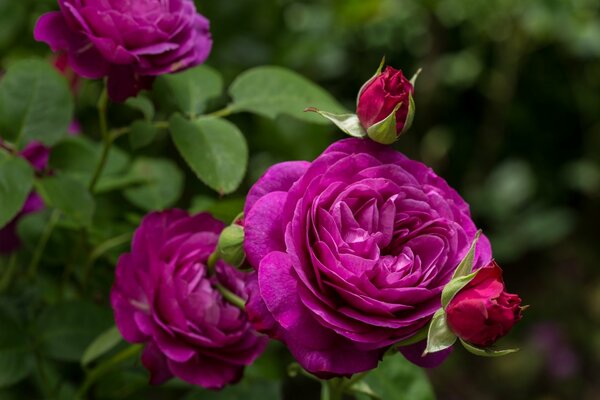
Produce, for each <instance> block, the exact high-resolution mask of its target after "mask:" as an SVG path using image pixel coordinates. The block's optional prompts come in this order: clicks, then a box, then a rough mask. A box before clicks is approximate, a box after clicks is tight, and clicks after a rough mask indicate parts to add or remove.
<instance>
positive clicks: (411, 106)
mask: <svg viewBox="0 0 600 400" xmlns="http://www.w3.org/2000/svg"><path fill="white" fill-rule="evenodd" d="M414 119H415V99H414V98H413V95H412V93H409V94H408V114H406V121H404V126H403V127H402V131H401V132H400V133H399V134H398V135H397V136H400V135H403V134H404V133H405V132H406V131H408V130H409V129H410V127H411V126H412V124H413V120H414Z"/></svg>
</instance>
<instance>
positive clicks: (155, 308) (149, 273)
mask: <svg viewBox="0 0 600 400" xmlns="http://www.w3.org/2000/svg"><path fill="white" fill-rule="evenodd" d="M223 228H224V225H223V223H221V222H220V221H217V220H215V219H214V218H212V217H211V216H210V215H209V214H206V213H202V214H198V215H195V216H189V215H188V214H187V213H186V212H185V211H182V210H170V211H165V212H155V213H151V214H148V215H147V216H146V217H145V218H144V219H143V221H142V223H141V225H140V226H139V228H138V229H137V230H136V232H135V236H134V238H133V243H132V249H131V252H130V253H126V254H124V255H122V256H121V257H120V258H119V262H118V265H117V270H116V278H115V283H114V286H113V289H112V292H111V303H112V306H113V310H114V313H115V320H116V324H117V327H118V328H119V330H120V332H121V334H122V335H123V337H124V338H125V339H126V340H127V341H129V342H134V343H145V344H146V345H145V347H144V352H143V354H142V363H143V364H144V366H145V367H146V368H147V369H148V370H149V371H150V375H151V377H150V382H151V383H153V384H158V383H161V382H164V381H165V380H167V379H169V378H171V377H172V376H177V377H178V378H180V379H182V380H184V381H186V382H189V383H192V384H195V385H199V386H202V387H205V388H209V389H218V388H222V387H223V386H224V385H226V384H229V383H234V382H236V381H238V380H239V379H240V378H241V376H242V374H243V370H244V366H246V365H249V364H251V363H252V362H253V361H254V360H255V359H256V358H257V357H258V356H259V355H260V354H261V353H262V351H263V350H264V347H265V345H266V341H267V338H266V337H264V336H262V335H260V334H258V333H257V332H256V331H255V330H254V329H252V327H251V325H250V323H249V322H248V319H247V317H246V314H245V313H244V312H243V311H241V310H240V309H238V308H237V307H235V306H233V305H231V304H229V303H228V302H226V301H225V300H224V299H223V297H222V295H221V294H220V292H219V291H218V290H217V289H215V287H216V285H217V284H220V285H222V286H224V287H226V288H227V289H229V290H230V291H232V292H233V293H235V294H237V295H238V296H240V297H242V298H244V299H246V298H247V294H246V293H247V291H246V279H247V276H248V274H247V273H243V272H241V271H238V270H236V269H235V268H233V267H231V266H229V265H227V264H225V263H223V262H221V261H219V262H217V264H216V269H215V273H214V274H213V275H209V274H208V272H207V267H206V263H207V260H208V257H209V256H210V254H211V253H212V252H213V251H214V250H215V247H216V244H217V240H218V237H219V234H220V232H221V231H222V230H223Z"/></svg>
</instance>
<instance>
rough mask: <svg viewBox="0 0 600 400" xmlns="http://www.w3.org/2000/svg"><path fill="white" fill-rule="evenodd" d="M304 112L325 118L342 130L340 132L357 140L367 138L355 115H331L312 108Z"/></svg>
mask: <svg viewBox="0 0 600 400" xmlns="http://www.w3.org/2000/svg"><path fill="white" fill-rule="evenodd" d="M304 111H310V112H316V113H317V114H319V115H321V116H322V117H324V118H327V119H328V120H329V121H331V122H333V123H334V124H335V125H336V126H337V127H338V128H340V129H341V130H342V132H344V133H346V134H348V135H350V136H354V137H357V138H362V137H365V136H367V131H365V128H363V126H362V125H361V123H360V120H359V119H358V116H357V115H356V114H332V113H330V112H327V111H321V110H319V109H316V108H314V107H309V108H307V109H306V110H304Z"/></svg>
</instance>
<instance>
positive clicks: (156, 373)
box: [142, 342, 173, 385]
mask: <svg viewBox="0 0 600 400" xmlns="http://www.w3.org/2000/svg"><path fill="white" fill-rule="evenodd" d="M142 364H143V365H144V367H146V369H147V370H148V371H150V384H151V385H160V384H161V383H164V382H166V381H168V380H169V379H171V378H172V377H173V374H172V373H171V370H170V369H169V365H168V364H167V359H166V357H165V356H164V355H163V354H162V353H161V352H160V350H159V349H158V347H156V345H155V344H154V343H153V342H150V343H148V344H147V345H146V347H144V352H143V353H142Z"/></svg>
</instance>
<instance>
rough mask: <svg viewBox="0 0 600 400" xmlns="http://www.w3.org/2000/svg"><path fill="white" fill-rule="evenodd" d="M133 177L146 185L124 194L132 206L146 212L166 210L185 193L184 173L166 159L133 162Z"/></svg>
mask: <svg viewBox="0 0 600 400" xmlns="http://www.w3.org/2000/svg"><path fill="white" fill-rule="evenodd" d="M129 175H130V176H131V177H137V178H138V179H141V180H143V181H144V182H145V183H144V184H142V185H139V186H137V187H132V188H130V189H127V190H125V191H124V192H123V194H124V195H125V198H127V200H129V201H130V202H131V203H132V204H135V205H136V206H138V207H140V208H142V209H144V210H146V211H153V210H164V209H165V208H169V207H171V206H173V204H175V203H176V202H177V200H179V197H181V193H182V191H183V180H184V177H183V173H182V172H181V170H180V169H179V168H178V167H177V165H176V164H175V163H174V162H173V161H171V160H169V159H166V158H146V157H141V158H138V159H137V160H135V161H134V162H133V166H132V167H131V172H130V173H129Z"/></svg>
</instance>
